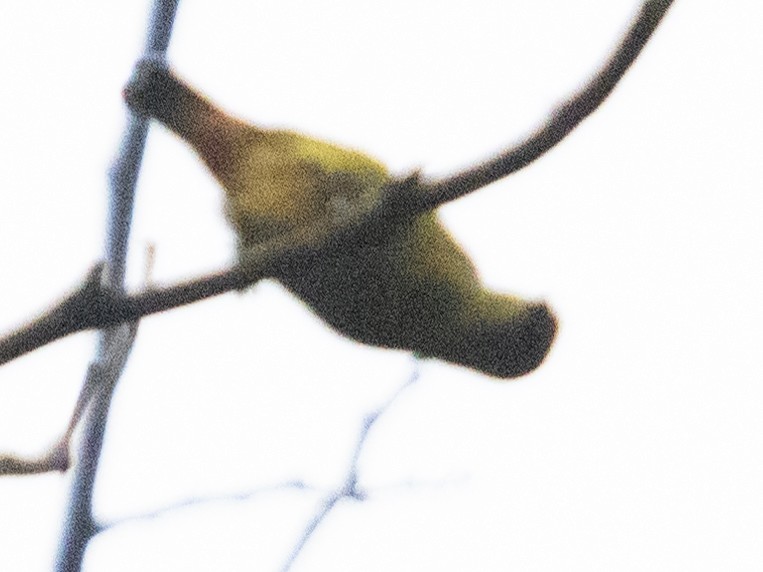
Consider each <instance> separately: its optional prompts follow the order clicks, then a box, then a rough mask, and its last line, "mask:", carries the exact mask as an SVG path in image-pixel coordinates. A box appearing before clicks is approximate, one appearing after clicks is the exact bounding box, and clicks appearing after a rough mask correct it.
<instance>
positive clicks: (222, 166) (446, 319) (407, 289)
mask: <svg viewBox="0 0 763 572" xmlns="http://www.w3.org/2000/svg"><path fill="white" fill-rule="evenodd" d="M125 98H126V100H127V102H128V104H129V105H130V106H131V108H132V109H133V110H135V111H136V112H139V113H142V114H144V115H148V116H150V117H152V118H154V119H156V120H158V121H159V122H161V123H163V124H164V125H165V126H167V127H168V128H169V129H171V130H172V131H174V132H175V133H177V134H178V135H179V136H180V137H182V138H183V139H185V140H186V141H187V142H188V143H189V144H190V145H191V146H192V147H193V148H194V149H195V150H196V152H197V153H198V154H199V156H200V157H201V158H202V160H203V161H204V162H205V163H206V164H207V166H208V167H209V169H210V170H211V172H212V173H213V174H214V176H215V177H216V178H217V179H218V181H219V182H220V184H221V186H222V187H223V189H224V190H225V197H226V201H225V211H226V217H227V219H228V220H229V222H230V223H231V225H232V226H233V229H234V230H235V231H236V234H237V237H238V241H239V248H240V251H241V255H245V253H246V249H247V248H249V247H251V246H253V245H256V244H258V243H260V242H262V241H265V240H267V239H269V238H272V237H274V236H277V235H279V234H281V233H284V232H288V231H290V230H292V229H294V228H297V227H299V226H300V225H305V224H309V223H311V222H315V221H317V220H320V219H322V218H323V217H327V216H336V213H337V212H341V209H342V205H343V203H347V204H352V201H356V200H364V199H366V200H373V199H374V198H375V197H376V196H377V194H378V193H379V191H380V189H381V187H382V186H383V185H384V184H385V183H387V182H389V181H390V175H389V174H388V172H387V170H386V168H385V167H384V165H382V164H381V163H379V162H377V161H376V160H374V159H372V158H370V157H368V156H366V155H364V154H362V153H358V152H357V151H352V150H349V149H345V148H342V147H338V146H335V145H332V144H329V143H325V142H322V141H318V140H315V139H311V138H308V137H306V136H304V135H301V134H299V133H295V132H291V131H275V130H265V129H260V128H258V127H255V126H253V125H250V124H247V123H245V122H243V121H240V120H238V119H236V118H233V117H231V116H230V115H228V114H226V113H224V112H223V111H221V110H220V109H218V108H216V107H215V106H214V105H213V104H212V103H211V102H210V101H208V100H207V99H205V98H204V97H203V96H201V95H200V94H198V93H197V92H196V91H194V90H193V89H191V88H190V87H189V86H187V85H186V84H185V83H183V82H182V81H180V80H179V79H178V78H177V77H176V76H175V75H174V74H172V73H171V72H170V71H169V70H167V69H166V68H165V67H164V66H163V65H162V64H160V63H158V62H154V61H150V60H147V61H144V62H141V64H140V65H139V68H138V70H137V71H136V75H135V78H134V80H133V81H132V82H131V83H130V85H128V87H127V88H126V90H125ZM275 277H276V278H277V279H278V280H279V281H280V282H281V283H282V284H283V285H284V286H286V287H287V288H288V289H289V290H291V291H292V292H293V293H294V294H296V295H297V296H298V297H299V298H301V299H302V300H303V301H304V302H305V303H306V304H307V305H308V306H310V307H311V308H312V309H313V311H315V312H316V313H317V314H318V315H319V316H321V317H322V318H323V319H324V320H325V321H326V322H327V323H328V324H330V325H331V326H332V327H333V328H334V329H335V330H337V331H339V332H341V333H342V334H344V335H346V336H349V337H350V338H353V339H355V340H358V341H360V342H363V343H366V344H371V345H375V346H382V347H389V348H399V349H405V350H410V351H415V352H417V353H418V354H419V355H421V356H427V357H436V358H440V359H443V360H445V361H448V362H451V363H455V364H460V365H464V366H467V367H470V368H474V369H476V370H479V371H481V372H483V373H486V374H488V375H493V376H496V377H502V378H505V377H516V376H519V375H523V374H525V373H527V372H529V371H531V370H532V369H534V368H535V367H537V366H538V365H539V364H540V363H541V361H542V360H543V358H544V357H545V355H546V353H547V352H548V349H549V347H550V345H551V342H552V341H553V338H554V335H555V332H556V321H555V319H554V317H553V314H552V313H551V311H550V310H549V308H548V307H547V306H546V305H545V304H542V303H536V302H528V301H525V300H522V299H520V298H517V297H514V296H509V295H505V294H498V293H496V292H492V291H490V290H487V289H485V288H484V287H483V286H482V284H481V283H480V281H479V278H478V276H477V274H476V271H475V269H474V266H473V265H472V263H471V261H470V260H469V259H468V257H467V256H466V254H465V253H464V252H463V250H462V249H461V248H460V247H459V245H458V244H457V243H456V242H455V241H454V240H453V238H452V237H451V236H450V235H449V234H448V232H447V231H446V230H445V228H444V227H443V226H442V224H441V223H440V222H439V221H438V219H437V215H436V214H435V213H434V212H429V213H425V214H420V215H415V216H411V217H410V218H403V219H399V220H397V221H395V222H392V223H388V224H384V225H380V224H377V225H371V226H369V227H368V228H366V229H364V231H363V232H362V233H360V234H359V235H357V236H356V237H354V239H353V241H352V243H347V242H342V243H338V244H332V245H331V246H328V247H325V248H323V249H321V250H320V251H318V252H316V253H314V254H309V255H304V256H301V257H299V258H291V259H289V261H288V262H285V263H283V264H281V265H280V266H278V268H277V270H276V276H275Z"/></svg>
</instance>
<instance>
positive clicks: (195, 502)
mask: <svg viewBox="0 0 763 572" xmlns="http://www.w3.org/2000/svg"><path fill="white" fill-rule="evenodd" d="M289 489H294V490H300V491H312V490H315V489H314V487H311V486H310V485H308V484H306V483H304V482H303V481H286V482H283V483H279V484H276V485H270V486H265V487H259V488H256V489H252V490H249V491H245V492H241V493H236V494H225V495H217V496H208V497H194V498H190V499H186V500H184V501H181V502H178V503H173V504H169V505H166V506H163V507H161V508H158V509H156V510H152V511H151V512H146V513H142V514H135V515H131V516H127V517H124V518H120V519H118V520H113V521H110V522H102V523H98V524H97V525H96V526H95V531H94V533H93V534H101V533H103V532H106V531H108V530H111V529H112V528H116V527H118V526H122V525H124V524H129V523H131V522H136V521H142V520H153V519H155V518H160V517H162V516H165V515H167V514H171V513H173V512H176V511H179V510H183V509H186V508H193V507H197V506H199V505H204V504H211V503H221V502H234V501H245V500H249V499H251V498H252V497H255V496H259V495H261V494H264V493H269V492H274V491H283V490H289Z"/></svg>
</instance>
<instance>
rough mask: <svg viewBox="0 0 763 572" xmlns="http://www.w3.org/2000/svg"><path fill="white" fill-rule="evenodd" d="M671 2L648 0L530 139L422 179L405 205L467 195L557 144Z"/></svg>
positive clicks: (611, 84) (418, 208)
mask: <svg viewBox="0 0 763 572" xmlns="http://www.w3.org/2000/svg"><path fill="white" fill-rule="evenodd" d="M672 4H673V0H647V1H646V2H644V4H643V6H642V7H641V10H640V11H639V13H638V14H637V15H636V17H635V18H634V20H633V23H632V24H631V26H630V28H629V29H628V31H627V32H626V33H625V36H624V37H623V39H622V40H621V41H620V45H619V46H618V47H617V48H616V49H615V52H614V53H613V54H612V56H611V57H610V59H609V60H608V61H607V62H606V63H605V64H604V66H603V67H602V68H601V69H600V70H599V71H598V73H597V74H596V75H595V76H594V77H593V78H592V79H591V80H590V81H589V82H588V84H587V85H586V86H585V87H583V89H582V90H581V91H580V92H578V93H577V94H575V95H573V96H572V97H570V98H569V99H568V100H567V101H566V102H565V103H563V104H562V105H560V106H559V107H557V109H555V110H554V111H553V112H552V113H551V115H550V117H549V118H548V120H547V121H546V123H545V124H544V125H542V126H541V127H539V128H538V129H537V130H536V131H535V132H534V133H533V134H532V135H530V136H529V137H528V138H527V139H525V140H524V141H522V142H521V143H519V144H518V145H516V146H515V147H512V148H509V149H507V150H506V151H504V152H503V153H501V154H500V155H498V156H497V157H495V158H493V159H490V160H488V161H485V162H483V163H481V164H479V165H477V166H475V167H472V168H470V169H467V170H465V171H463V172H461V173H458V174H456V175H453V176H451V177H448V178H446V179H442V180H440V181H433V182H431V183H429V184H426V185H422V186H421V188H420V193H419V194H417V196H414V197H411V198H410V200H409V201H404V202H405V205H404V206H405V208H407V209H410V210H412V211H414V212H422V211H426V210H429V209H433V208H435V207H438V206H439V205H442V204H444V203H447V202H449V201H452V200H454V199H457V198H459V197H463V196H464V195H467V194H469V193H471V192H472V191H475V190H477V189H480V188H482V187H484V186H486V185H489V184H490V183H494V182H495V181H497V180H499V179H501V178H503V177H506V176H508V175H510V174H512V173H514V172H516V171H519V170H520V169H523V168H524V167H526V166H528V165H530V164H531V163H533V162H534V161H535V160H536V159H538V158H539V157H540V156H542V155H544V154H545V153H547V152H548V151H550V150H551V149H552V148H554V147H555V146H556V145H557V144H558V143H559V142H560V141H562V140H563V139H564V138H565V137H566V136H567V135H569V134H570V132H571V131H572V130H573V129H575V128H576V127H577V126H578V125H580V123H582V122H583V120H584V119H585V118H586V117H588V116H589V115H591V113H593V112H594V111H596V109H597V108H598V107H599V106H600V105H601V104H602V103H604V100H605V99H606V98H607V97H608V96H609V94H611V93H612V91H613V90H614V89H615V86H616V85H617V84H618V82H619V81H620V80H621V79H622V77H623V75H625V72H626V71H628V68H629V67H630V66H631V64H633V62H634V61H635V60H636V58H637V57H638V55H639V54H640V53H641V51H642V50H643V49H644V46H645V45H646V43H647V42H648V41H649V38H650V37H651V36H652V33H653V32H654V31H655V29H656V28H657V26H658V25H659V23H660V22H661V21H662V19H663V17H664V16H665V14H666V13H667V11H668V9H669V8H670V6H671V5H672Z"/></svg>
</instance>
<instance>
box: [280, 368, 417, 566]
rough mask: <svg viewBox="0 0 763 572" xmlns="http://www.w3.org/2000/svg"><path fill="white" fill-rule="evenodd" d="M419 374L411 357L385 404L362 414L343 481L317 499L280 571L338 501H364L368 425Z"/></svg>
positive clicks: (289, 564) (297, 553) (293, 560)
mask: <svg viewBox="0 0 763 572" xmlns="http://www.w3.org/2000/svg"><path fill="white" fill-rule="evenodd" d="M419 374H420V370H419V359H418V358H417V357H415V356H414V358H413V371H411V375H410V376H409V377H408V379H407V380H406V381H405V383H403V385H401V386H400V387H399V388H398V389H397V391H395V393H394V394H393V395H392V397H390V398H389V399H388V400H387V402H386V403H384V404H383V405H381V406H380V407H378V408H377V409H376V410H374V411H372V412H371V413H369V414H368V415H366V417H365V418H364V419H363V425H362V427H361V429H360V433H359V434H358V440H357V442H356V443H355V449H354V450H353V452H352V456H351V458H350V464H349V466H348V467H347V472H346V473H345V477H344V482H343V483H342V484H341V485H340V486H339V487H338V488H337V489H336V490H333V491H331V492H330V493H329V494H328V495H326V496H325V497H324V498H323V500H322V501H321V502H320V505H319V506H318V509H317V510H316V511H315V514H314V515H313V517H312V518H311V519H310V521H309V522H308V523H307V526H305V529H304V531H303V532H302V536H300V538H299V540H297V543H296V544H295V545H294V548H292V550H291V553H290V554H289V557H288V558H287V559H286V562H285V563H284V565H283V566H282V567H281V572H288V571H289V570H290V569H291V566H292V564H294V562H295V561H296V559H297V557H298V556H299V555H300V553H301V552H302V549H303V548H304V547H305V545H306V544H307V542H308V541H309V540H310V537H312V535H313V533H314V532H315V531H316V530H317V529H318V527H319V526H320V525H321V523H322V522H323V521H324V520H325V519H326V517H328V515H329V513H330V512H331V511H332V510H333V508H334V507H335V506H336V505H337V503H338V502H339V501H341V500H343V499H351V500H365V498H366V493H365V492H364V491H363V490H361V489H360V488H358V461H359V460H360V455H361V453H362V452H363V449H364V447H365V445H366V441H367V440H368V435H369V434H370V432H371V428H372V427H373V426H374V424H375V423H376V422H377V421H378V420H379V418H380V417H381V416H382V415H384V414H385V413H386V412H387V411H389V409H390V407H392V405H393V404H394V403H395V401H397V399H398V398H399V397H400V395H401V394H402V393H403V392H404V391H405V390H406V389H408V388H409V387H411V386H412V385H413V384H414V383H416V381H418V379H419Z"/></svg>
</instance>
